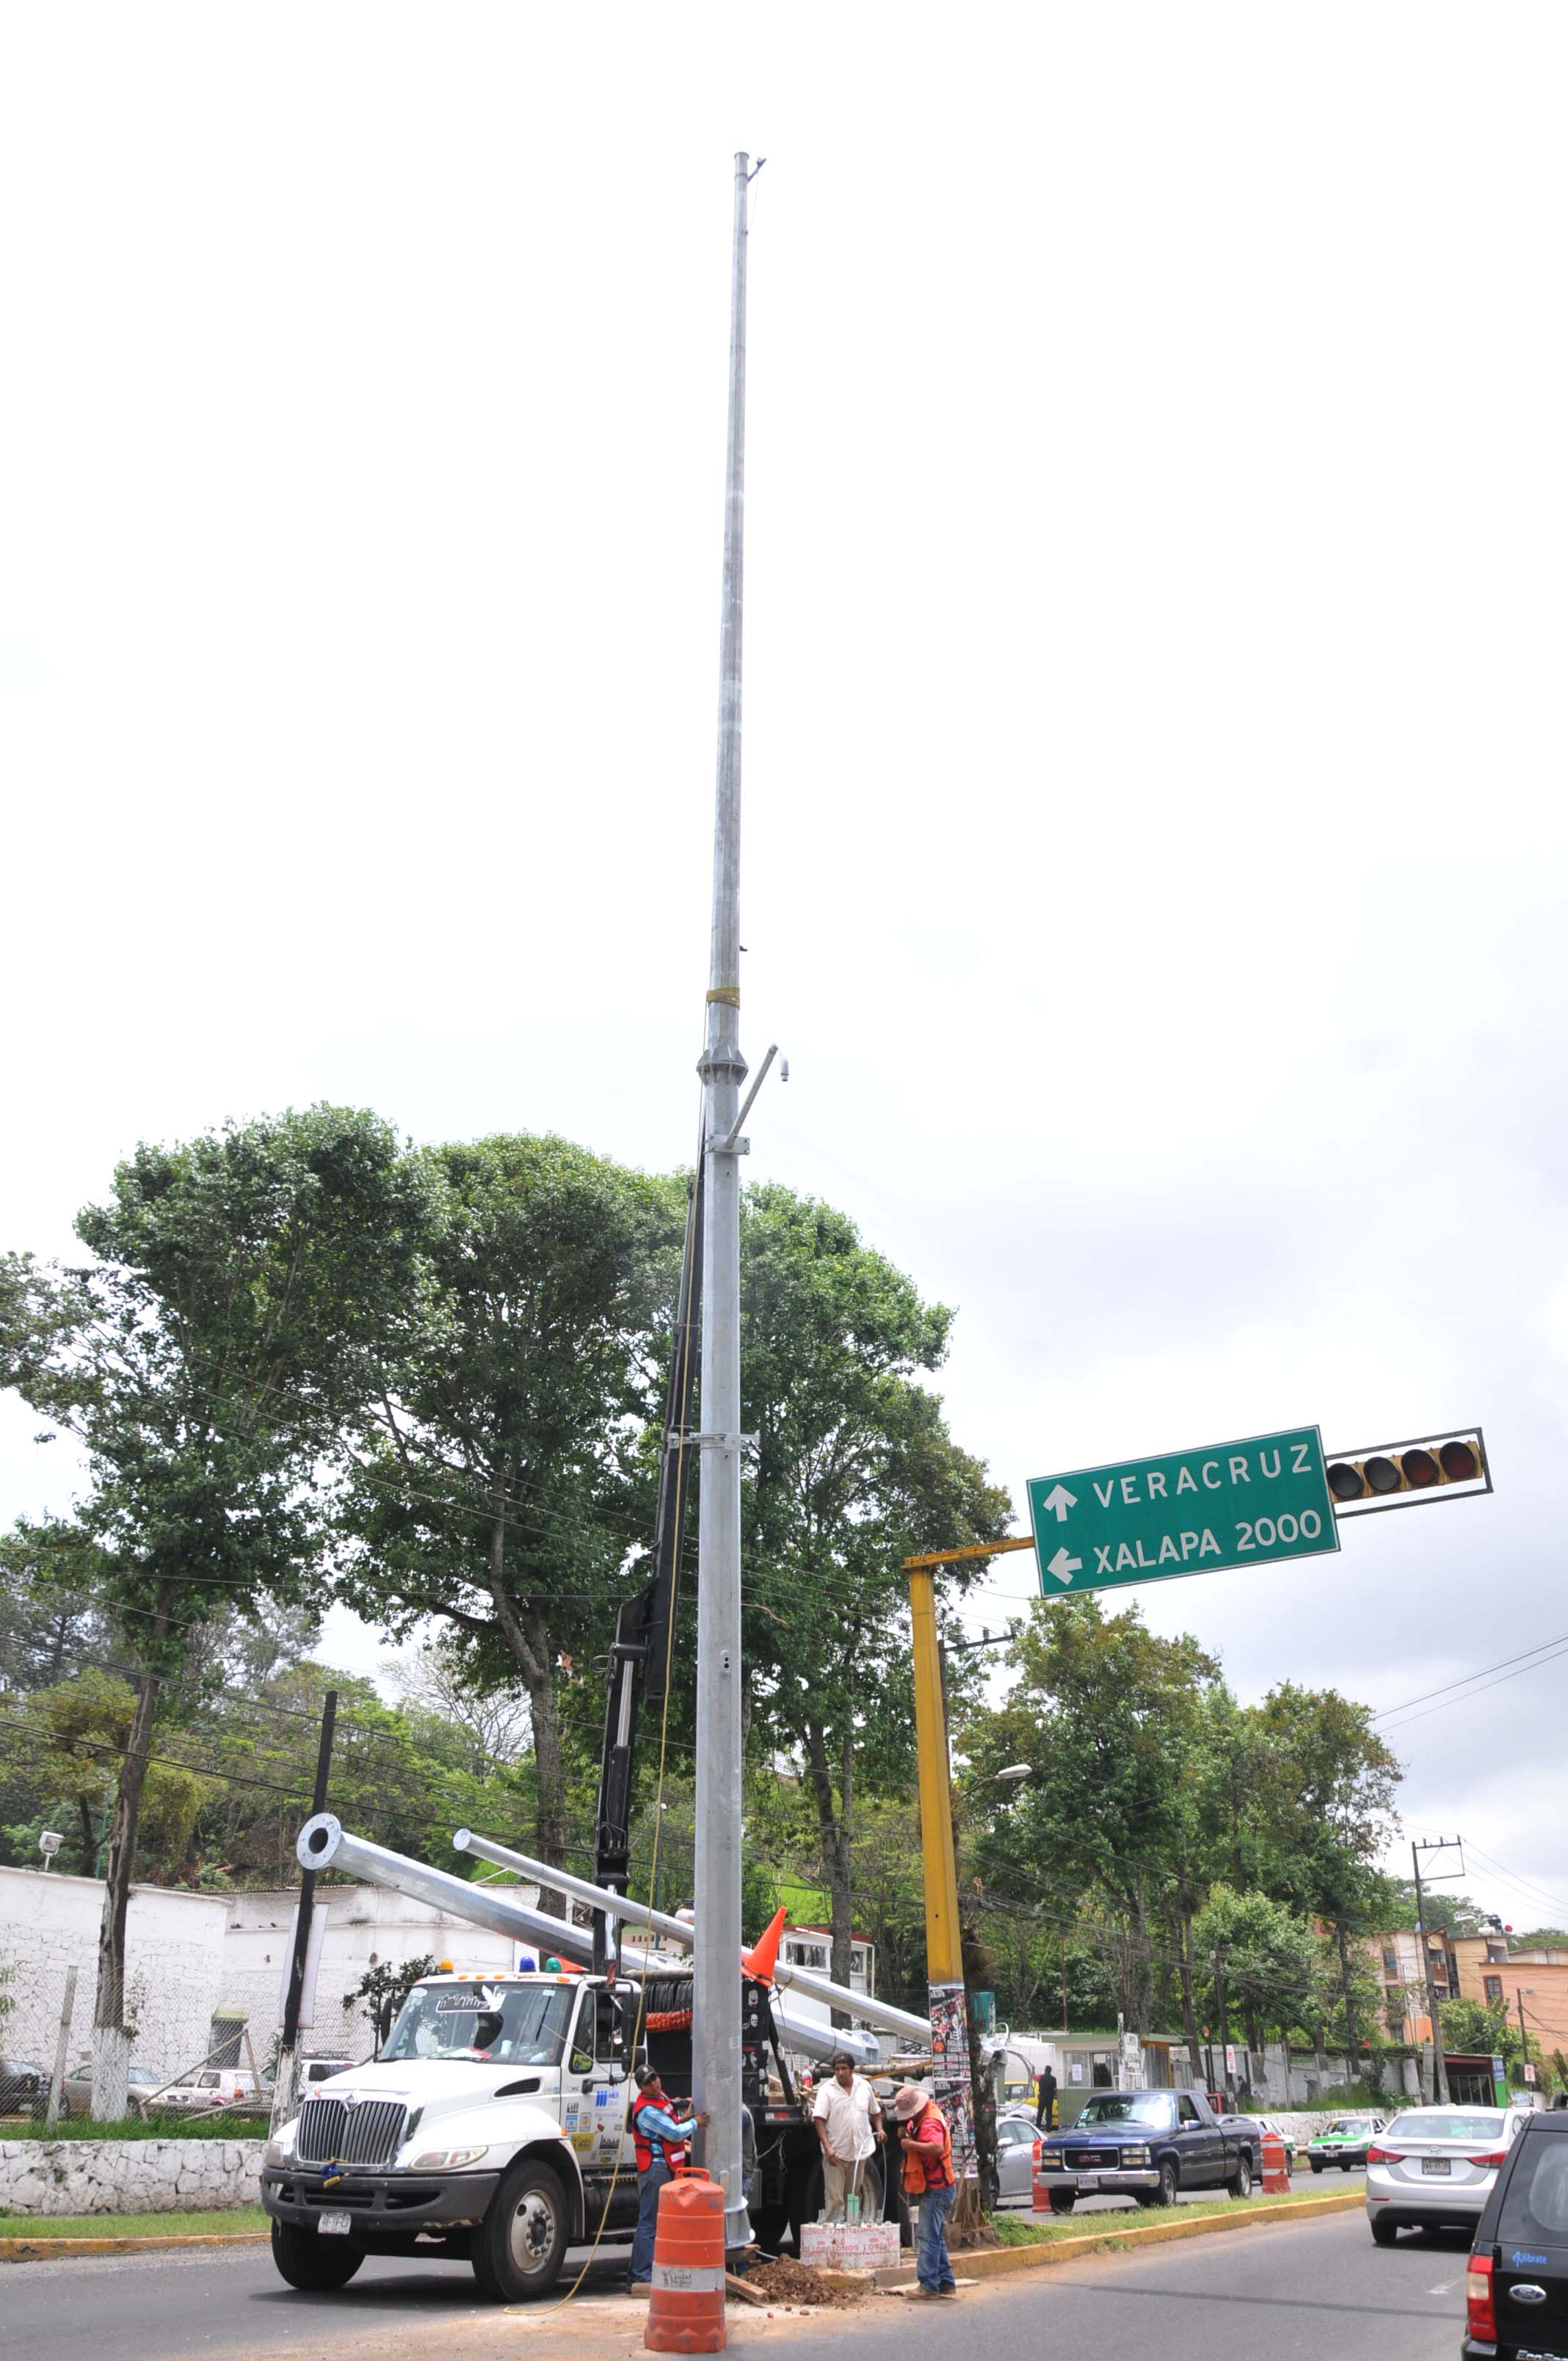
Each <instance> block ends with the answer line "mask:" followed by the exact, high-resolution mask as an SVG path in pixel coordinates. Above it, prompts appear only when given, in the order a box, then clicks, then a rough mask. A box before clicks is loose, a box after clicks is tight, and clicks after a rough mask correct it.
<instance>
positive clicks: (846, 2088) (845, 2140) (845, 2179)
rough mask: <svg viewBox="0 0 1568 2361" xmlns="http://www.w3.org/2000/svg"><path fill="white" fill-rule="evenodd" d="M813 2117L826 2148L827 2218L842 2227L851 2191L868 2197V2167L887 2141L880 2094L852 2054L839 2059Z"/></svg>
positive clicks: (824, 2191)
mask: <svg viewBox="0 0 1568 2361" xmlns="http://www.w3.org/2000/svg"><path fill="white" fill-rule="evenodd" d="M811 2115H812V2121H813V2122H814V2123H815V2124H816V2125H817V2138H818V2140H819V2141H820V2142H821V2144H822V2196H823V2208H822V2219H823V2220H824V2221H825V2222H841V2221H842V2220H843V2218H844V2200H845V2198H846V2197H847V2196H849V2194H850V2191H851V2190H852V2191H855V2192H856V2193H857V2194H859V2195H860V2196H861V2197H863V2196H864V2195H865V2193H866V2186H867V2184H866V2166H867V2164H868V2163H869V2161H870V2159H871V2158H872V2157H873V2156H874V2155H875V2154H876V2151H877V2149H878V2147H880V2146H881V2145H882V2142H883V2138H884V2134H883V2127H882V2109H881V2107H880V2106H879V2105H878V2104H877V2097H876V2092H874V2091H873V2090H872V2086H871V2084H870V2083H869V2082H868V2081H866V2078H865V2076H864V2075H863V2074H857V2073H856V2071H855V2061H854V2059H852V2058H851V2057H850V2054H849V2052H848V2050H844V2049H840V2050H839V2054H838V2056H837V2057H836V2058H835V2059H834V2060H833V2079H832V2081H830V2082H824V2083H823V2084H822V2085H821V2087H820V2089H819V2090H818V2091H817V2103H816V2105H815V2106H814V2107H813V2108H812V2111H811ZM878 2210H879V2211H880V2210H881V2209H880V2207H879V2208H878Z"/></svg>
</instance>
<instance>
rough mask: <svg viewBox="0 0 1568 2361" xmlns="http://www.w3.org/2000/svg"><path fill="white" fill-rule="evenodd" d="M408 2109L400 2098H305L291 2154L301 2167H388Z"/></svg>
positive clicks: (396, 2148)
mask: <svg viewBox="0 0 1568 2361" xmlns="http://www.w3.org/2000/svg"><path fill="white" fill-rule="evenodd" d="M407 2113H408V2110H407V2109H406V2107H405V2106H404V2105H403V2103H402V2101H401V2100H400V2099H367V2100H366V2101H365V2103H364V2104H363V2105H362V2106H357V2107H345V2105H344V2103H343V2101H342V2100H341V2099H307V2100H306V2101H305V2103H304V2105H303V2106H302V2108H301V2109H300V2135H299V2137H298V2139H297V2140H296V2141H295V2143H294V2154H295V2155H296V2156H297V2157H298V2158H299V2160H300V2162H301V2163H302V2164H367V2165H378V2164H390V2162H391V2161H392V2158H394V2157H395V2156H396V2154H397V2152H398V2149H399V2148H400V2146H401V2145H402V2137H403V2120H404V2117H405V2115H406V2114H407Z"/></svg>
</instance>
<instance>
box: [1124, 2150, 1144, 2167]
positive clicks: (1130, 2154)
mask: <svg viewBox="0 0 1568 2361" xmlns="http://www.w3.org/2000/svg"><path fill="white" fill-rule="evenodd" d="M1148 2160H1149V2152H1148V2150H1147V2148H1146V2147H1124V2149H1123V2150H1122V2161H1123V2163H1124V2164H1147V2162H1148Z"/></svg>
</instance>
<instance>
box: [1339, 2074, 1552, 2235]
mask: <svg viewBox="0 0 1568 2361" xmlns="http://www.w3.org/2000/svg"><path fill="white" fill-rule="evenodd" d="M1529 2121H1530V2114H1529V2111H1528V2110H1527V2109H1525V2108H1523V2107H1409V2108H1407V2109H1406V2111H1405V2113H1404V2114H1401V2115H1400V2116H1399V2118H1398V2121H1397V2122H1396V2123H1393V2124H1390V2125H1388V2127H1387V2130H1385V2131H1382V2132H1379V2134H1378V2136H1377V2137H1376V2139H1375V2140H1374V2141H1373V2143H1372V2146H1371V2147H1370V2149H1369V2150H1368V2151H1367V2160H1366V2218H1367V2220H1368V2222H1369V2223H1370V2224H1371V2225H1372V2235H1373V2236H1374V2237H1375V2238H1376V2241H1377V2244H1378V2245H1379V2246H1392V2245H1393V2243H1394V2241H1395V2239H1396V2238H1397V2237H1398V2235H1399V2233H1400V2231H1401V2230H1434V2229H1436V2228H1438V2227H1439V2225H1440V2224H1444V2223H1451V2224H1458V2225H1460V2226H1462V2227H1465V2228H1468V2227H1469V2226H1470V2225H1471V2224H1473V2223H1475V2221H1476V2220H1477V2219H1478V2218H1479V2216H1480V2213H1481V2210H1482V2208H1483V2207H1484V2206H1485V2204H1486V2200H1487V2198H1488V2197H1489V2196H1490V2195H1491V2193H1492V2189H1493V2186H1494V2184H1495V2182H1496V2180H1497V2170H1498V2168H1499V2166H1500V2165H1501V2164H1502V2162H1503V2160H1504V2158H1505V2157H1506V2156H1507V2155H1508V2150H1509V2148H1510V2147H1512V2146H1513V2144H1514V2141H1515V2140H1516V2139H1517V2138H1518V2136H1519V2132H1520V2130H1521V2129H1522V2128H1523V2126H1524V2125H1526V2124H1527V2123H1528V2122H1529Z"/></svg>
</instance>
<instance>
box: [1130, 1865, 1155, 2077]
mask: <svg viewBox="0 0 1568 2361" xmlns="http://www.w3.org/2000/svg"><path fill="white" fill-rule="evenodd" d="M1128 1917H1129V1920H1130V1922H1131V1923H1130V1925H1129V1928H1128V1935H1129V1944H1128V1949H1129V1951H1130V1954H1131V1957H1130V1960H1129V1963H1128V1976H1127V1986H1128V1997H1129V1999H1130V2000H1131V2002H1132V2007H1131V2008H1130V2010H1129V2011H1128V2015H1130V2016H1131V2018H1132V2030H1133V2032H1135V2034H1136V2035H1137V2036H1138V2037H1139V2039H1140V2040H1142V2038H1143V2037H1144V2036H1145V2034H1146V2033H1147V2032H1148V2031H1149V2029H1150V2027H1149V2001H1150V1996H1151V1994H1150V1985H1151V1981H1152V1979H1151V1975H1150V1960H1149V1938H1148V1914H1147V1912H1146V1909H1145V1906H1144V1896H1143V1890H1142V1888H1141V1887H1140V1888H1139V1889H1138V1890H1137V1891H1136V1892H1135V1893H1134V1894H1132V1895H1131V1896H1130V1907H1129V1910H1128Z"/></svg>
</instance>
